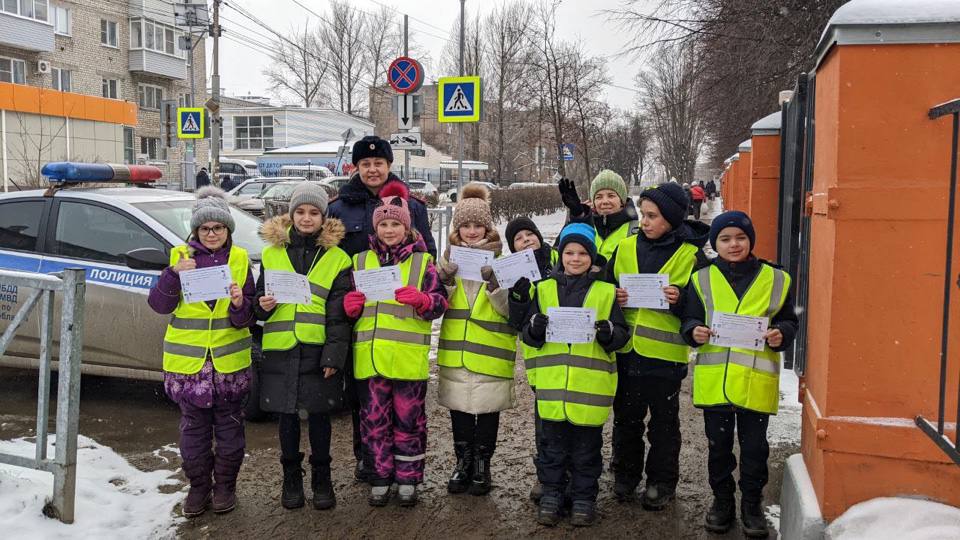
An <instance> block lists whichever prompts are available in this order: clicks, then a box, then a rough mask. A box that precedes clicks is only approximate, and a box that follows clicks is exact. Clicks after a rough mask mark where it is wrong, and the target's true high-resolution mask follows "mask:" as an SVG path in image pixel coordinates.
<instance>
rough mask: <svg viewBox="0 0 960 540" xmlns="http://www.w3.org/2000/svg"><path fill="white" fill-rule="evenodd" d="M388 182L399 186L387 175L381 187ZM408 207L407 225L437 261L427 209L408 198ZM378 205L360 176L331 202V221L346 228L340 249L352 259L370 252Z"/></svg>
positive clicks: (352, 180) (342, 188) (396, 179)
mask: <svg viewBox="0 0 960 540" xmlns="http://www.w3.org/2000/svg"><path fill="white" fill-rule="evenodd" d="M390 182H401V183H403V180H401V179H400V178H399V177H397V176H396V175H395V174H393V173H390V176H388V177H387V181H386V182H384V184H383V185H384V186H386V185H387V184H389V183H390ZM381 189H383V188H382V187H381ZM407 203H408V204H409V206H410V221H411V222H412V224H413V228H414V229H416V230H417V231H419V232H420V235H421V236H423V240H424V241H425V242H426V243H427V252H428V253H429V254H430V255H433V258H434V259H436V258H437V245H436V242H434V239H433V231H431V230H430V219H429V217H428V216H427V207H426V205H424V204H423V203H422V202H420V200H419V199H417V198H416V197H413V196H411V197H410V199H409V200H408V201H407ZM379 205H380V199H378V198H377V196H376V195H374V194H373V193H371V192H370V190H369V189H367V186H365V185H363V182H361V181H360V174H354V175H353V178H351V179H350V182H349V183H347V184H345V185H344V186H343V187H341V188H340V194H339V195H337V198H336V199H334V200H333V201H331V202H330V209H329V211H328V213H329V215H330V217H332V218H337V219H339V220H341V221H343V225H344V226H345V227H346V236H345V237H344V239H343V241H342V242H341V243H340V248H341V249H343V250H344V251H346V252H347V255H350V256H351V257H352V256H354V255H356V254H357V253H360V252H361V251H366V250H367V249H369V248H370V244H369V242H370V235H371V234H373V233H374V232H376V231H374V230H373V211H374V210H375V209H376V208H377V206H379Z"/></svg>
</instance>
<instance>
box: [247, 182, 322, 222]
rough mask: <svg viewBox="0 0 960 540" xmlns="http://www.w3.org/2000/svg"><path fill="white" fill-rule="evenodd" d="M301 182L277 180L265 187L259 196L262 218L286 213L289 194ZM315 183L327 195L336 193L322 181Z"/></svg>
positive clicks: (288, 204)
mask: <svg viewBox="0 0 960 540" xmlns="http://www.w3.org/2000/svg"><path fill="white" fill-rule="evenodd" d="M301 182H303V180H300V181H284V182H277V183H276V184H273V185H272V186H270V187H269V188H267V190H266V191H264V192H263V195H260V197H259V200H260V201H261V202H262V203H263V205H264V219H270V218H272V217H274V216H279V215H281V214H286V213H287V208H289V206H290V196H291V195H292V194H293V190H294V189H296V187H297V186H298V185H299V184H300V183H301ZM317 183H318V184H319V185H320V186H322V187H323V189H324V190H325V191H326V192H327V196H329V197H333V196H335V195H336V194H337V192H336V190H334V188H333V187H332V186H330V185H327V184H325V183H323V182H317Z"/></svg>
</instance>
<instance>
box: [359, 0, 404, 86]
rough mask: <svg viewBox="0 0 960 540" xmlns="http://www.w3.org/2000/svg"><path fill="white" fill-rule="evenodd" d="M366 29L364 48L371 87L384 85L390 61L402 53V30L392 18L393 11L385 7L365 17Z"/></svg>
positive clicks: (382, 6)
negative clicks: (368, 63) (368, 64)
mask: <svg viewBox="0 0 960 540" xmlns="http://www.w3.org/2000/svg"><path fill="white" fill-rule="evenodd" d="M366 28H367V32H366V36H365V40H364V46H365V47H366V51H367V52H366V54H367V59H368V60H369V62H370V76H371V77H372V79H373V85H374V86H377V85H381V84H385V83H386V81H387V68H389V67H390V61H391V59H392V58H394V57H396V56H398V55H399V54H400V53H402V52H403V33H402V29H401V28H400V25H399V24H398V23H397V21H396V20H395V18H394V16H393V10H392V9H391V8H390V7H389V6H385V5H381V6H380V9H379V10H378V11H376V12H374V13H372V14H369V15H367V22H366Z"/></svg>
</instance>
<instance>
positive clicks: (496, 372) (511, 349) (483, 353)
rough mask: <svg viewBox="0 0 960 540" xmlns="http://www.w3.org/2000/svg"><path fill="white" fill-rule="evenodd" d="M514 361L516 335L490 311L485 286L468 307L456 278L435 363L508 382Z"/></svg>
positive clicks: (460, 281) (444, 315) (503, 319)
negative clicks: (455, 285)
mask: <svg viewBox="0 0 960 540" xmlns="http://www.w3.org/2000/svg"><path fill="white" fill-rule="evenodd" d="M516 358H517V332H516V330H514V329H513V328H511V327H510V325H509V324H507V318H506V317H504V316H502V315H500V314H499V313H497V312H496V310H494V309H493V305H492V304H491V303H490V299H489V298H488V297H487V292H486V284H484V285H482V286H481V288H480V291H479V292H478V293H477V298H476V300H475V301H474V303H473V308H471V307H470V305H469V304H468V302H467V295H466V293H465V292H464V290H463V281H462V280H461V279H460V278H459V277H458V278H457V287H456V290H455V291H454V292H453V297H452V298H450V307H449V308H447V311H446V313H444V314H443V325H442V326H441V327H440V344H439V347H438V351H437V364H438V365H441V366H444V367H452V368H457V367H463V368H466V369H468V370H470V371H472V372H474V373H481V374H483V375H490V376H492V377H501V378H504V379H512V378H513V368H514V362H515V360H516Z"/></svg>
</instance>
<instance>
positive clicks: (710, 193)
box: [706, 179, 717, 201]
mask: <svg viewBox="0 0 960 540" xmlns="http://www.w3.org/2000/svg"><path fill="white" fill-rule="evenodd" d="M706 191H707V197H708V198H709V199H710V200H711V201H712V200H713V199H714V197H716V196H717V183H716V182H714V181H713V180H712V179H711V180H710V181H709V182H707V186H706Z"/></svg>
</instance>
